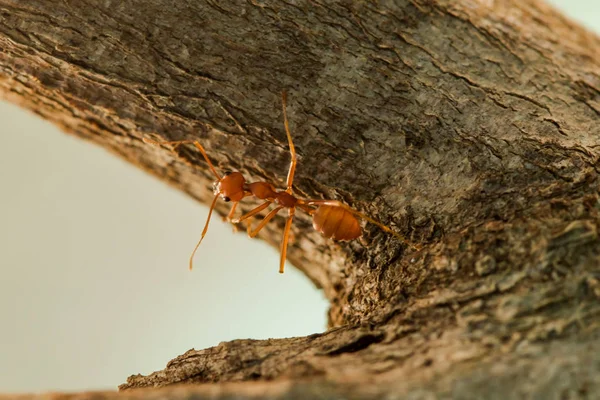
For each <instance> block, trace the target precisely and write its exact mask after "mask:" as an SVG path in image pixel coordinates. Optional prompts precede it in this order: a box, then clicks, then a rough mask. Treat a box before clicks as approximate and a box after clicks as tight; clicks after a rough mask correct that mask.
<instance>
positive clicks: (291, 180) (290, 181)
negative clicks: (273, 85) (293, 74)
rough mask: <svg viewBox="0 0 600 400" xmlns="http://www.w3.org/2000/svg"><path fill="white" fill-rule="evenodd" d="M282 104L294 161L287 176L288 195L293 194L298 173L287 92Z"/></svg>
mask: <svg viewBox="0 0 600 400" xmlns="http://www.w3.org/2000/svg"><path fill="white" fill-rule="evenodd" d="M281 103H282V105H283V125H284V126H285V134H286V135H287V139H288V143H289V145H290V155H291V156H292V160H291V161H290V169H289V170H288V176H287V189H286V190H285V191H286V192H288V193H292V184H293V183H294V173H295V172H296V148H295V147H294V142H293V141H292V134H291V133H290V124H289V123H288V119H287V113H286V110H285V109H286V106H287V94H286V93H285V91H283V92H282V93H281Z"/></svg>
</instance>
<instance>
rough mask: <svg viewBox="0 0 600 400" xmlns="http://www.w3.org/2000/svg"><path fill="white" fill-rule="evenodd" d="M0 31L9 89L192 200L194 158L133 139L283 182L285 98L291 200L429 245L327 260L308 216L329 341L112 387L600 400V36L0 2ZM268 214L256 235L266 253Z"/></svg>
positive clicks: (335, 10)
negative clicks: (293, 162) (370, 220)
mask: <svg viewBox="0 0 600 400" xmlns="http://www.w3.org/2000/svg"><path fill="white" fill-rule="evenodd" d="M0 20H1V24H0V47H1V48H2V52H1V53H0V76H1V77H2V79H1V80H0V92H1V93H2V94H3V96H4V97H6V98H8V99H10V100H12V101H15V102H18V103H20V104H22V105H24V106H25V107H27V108H30V109H32V110H34V111H35V112H37V113H38V114H40V115H42V116H44V117H46V118H48V119H50V120H52V121H54V122H55V123H57V124H59V125H61V126H62V127H63V128H64V129H65V130H67V131H69V132H72V133H75V134H77V135H79V136H81V137H83V138H86V139H88V140H92V141H95V142H97V143H98V144H100V145H102V146H105V147H106V148H109V149H111V150H112V151H113V152H115V153H117V154H119V155H120V156H122V157H124V158H125V159H127V160H129V161H131V162H133V163H135V164H137V165H139V166H140V167H142V168H145V169H146V170H148V171H149V172H151V173H153V174H155V175H157V176H159V177H160V178H161V179H163V180H166V181H168V182H170V183H171V184H173V185H175V186H176V187H178V188H180V189H181V190H184V191H186V192H187V193H189V194H190V195H192V196H194V197H195V198H197V199H199V200H201V201H204V202H207V201H208V199H209V198H210V197H211V192H210V190H209V187H210V184H209V182H210V181H211V180H212V177H211V175H210V173H209V171H208V170H207V168H206V166H205V165H204V163H203V162H202V159H201V157H200V155H199V154H198V153H197V152H195V151H194V150H193V149H191V148H184V149H180V150H179V151H178V154H177V155H176V156H174V155H172V154H171V153H169V152H168V150H167V149H160V148H155V147H152V146H148V145H145V144H144V143H142V141H141V139H142V138H143V137H145V136H149V137H153V138H164V139H169V140H178V139H182V138H187V139H191V138H197V139H198V140H200V141H201V142H202V143H203V144H204V145H205V146H206V148H207V150H208V152H209V154H210V156H211V157H212V158H213V160H215V161H216V163H217V164H218V167H219V168H221V169H236V170H240V171H242V172H243V173H244V174H245V175H246V176H247V177H249V178H251V179H264V180H269V181H273V182H274V183H277V184H279V186H282V183H283V181H284V179H285V172H286V167H287V163H288V162H289V158H288V157H289V156H288V152H287V144H286V141H285V134H284V131H283V124H282V116H281V112H280V98H279V93H280V91H281V90H282V89H287V90H288V91H289V102H290V106H289V115H290V120H291V125H292V131H293V136H294V140H295V143H296V146H297V151H298V153H299V166H298V170H297V178H296V181H295V189H296V192H297V193H298V194H300V195H302V196H307V197H323V198H336V199H340V200H343V201H345V202H347V203H349V204H351V205H352V206H353V207H356V208H357V209H359V210H361V211H364V212H365V213H367V214H369V215H371V216H373V217H374V218H377V219H380V220H382V221H383V222H384V223H386V224H389V225H391V226H393V228H394V229H395V230H397V231H398V232H400V233H402V234H403V235H405V236H407V237H409V238H410V239H411V240H412V241H414V242H415V243H419V244H421V245H422V249H421V250H419V251H415V250H412V249H410V248H407V247H406V246H404V245H403V244H402V243H400V242H399V241H397V240H395V239H394V238H393V237H391V236H389V235H386V234H383V233H382V232H381V231H379V230H378V229H376V228H371V227H370V226H369V227H367V230H366V233H365V240H364V241H363V242H360V241H355V242H350V243H347V244H336V243H333V242H331V241H327V240H325V239H323V238H322V237H320V236H319V235H318V234H317V233H315V232H313V231H312V228H311V226H310V220H309V218H308V217H306V216H300V217H299V218H298V219H297V220H296V223H295V225H294V228H293V229H294V236H295V238H296V239H295V242H294V243H293V244H292V245H291V246H290V251H289V258H290V260H292V261H293V262H294V264H295V265H296V266H298V268H300V269H301V270H302V271H304V272H305V273H306V274H307V275H308V276H309V277H310V278H311V279H312V280H313V281H314V282H315V284H316V285H318V286H319V287H321V288H323V290H324V292H325V294H326V296H327V297H328V298H329V299H330V301H331V309H330V325H331V327H332V329H331V330H329V331H328V332H326V333H323V334H315V335H312V336H309V337H305V338H293V339H277V340H268V341H251V340H240V341H233V342H229V343H222V344H221V345H219V346H217V347H215V348H211V349H206V350H201V351H196V350H192V351H189V352H187V353H186V354H184V355H182V356H180V357H178V358H176V359H175V360H173V361H172V362H170V363H169V365H168V366H167V368H166V369H165V370H164V371H160V372H157V373H155V374H152V375H150V376H148V377H142V376H132V377H130V378H129V379H128V381H127V383H126V384H124V385H122V386H121V389H130V388H137V387H144V386H165V385H170V384H173V383H190V382H194V383H201V382H202V383H207V382H219V383H218V384H213V385H208V386H202V387H201V388H196V389H192V388H188V389H177V390H183V392H177V393H178V394H177V393H176V391H170V392H168V393H170V396H172V397H168V398H186V397H185V396H187V395H189V393H188V392H187V391H188V390H191V391H200V392H201V393H202V394H204V395H206V396H209V394H210V393H212V394H214V395H215V396H216V397H219V396H220V397H226V396H227V395H228V394H231V393H235V394H239V395H240V396H242V397H248V398H249V397H252V396H253V395H255V394H256V393H260V392H261V391H262V390H263V389H264V390H265V392H266V393H268V394H269V396H271V397H270V398H296V397H298V398H302V397H306V396H308V395H309V394H311V395H313V396H316V395H319V394H320V395H322V394H323V391H325V393H326V395H327V396H333V395H334V394H337V395H340V396H347V397H357V398H359V397H370V396H375V395H376V394H377V395H384V394H390V395H391V394H392V393H394V394H397V395H402V394H406V395H407V396H408V395H410V396H412V398H431V397H445V396H454V397H461V398H469V397H473V398H482V397H488V398H507V397H508V396H513V397H528V398H531V397H534V398H538V397H539V398H559V397H560V398H565V397H567V398H569V397H585V396H591V397H593V393H595V394H596V395H597V393H599V392H600V385H599V378H598V376H600V375H599V374H598V372H600V371H598V369H599V368H600V367H599V366H600V363H599V358H598V355H597V354H598V347H599V346H600V341H598V337H597V332H598V322H599V321H600V317H599V315H600V305H599V304H598V298H599V297H600V266H599V261H600V258H599V257H600V256H599V253H600V242H599V239H598V222H599V217H598V211H599V209H600V202H599V200H598V171H599V169H598V156H599V154H600V143H599V140H598V139H599V137H600V39H599V38H598V37H597V36H595V35H593V34H591V33H589V32H587V31H585V30H584V29H583V28H581V27H579V26H577V25H575V24H573V23H572V22H570V21H568V20H567V19H565V18H564V17H562V16H561V15H560V14H558V13H557V12H556V11H555V10H554V9H552V8H550V7H549V6H547V5H545V4H544V3H542V2H540V1H537V0H526V1H517V0H507V1H504V2H483V1H470V0H460V1H450V0H404V1H402V0H397V1H374V2H352V1H340V2H335V3H331V2H327V3H325V2H323V3H320V2H317V1H306V2H305V1H299V2H290V3H286V2H276V1H249V2H247V3H240V2H232V1H219V2H209V1H207V2H201V1H186V0H179V1H175V2H172V1H165V0H152V1H144V2H140V1H119V2H103V3H101V4H100V2H91V1H89V2H88V1H86V2H83V1H62V2H58V1H32V0H27V1H9V0H0ZM253 204H254V203H251V202H249V203H246V205H245V208H243V209H244V210H248V209H249V208H250V207H251V206H252V205H253ZM218 211H219V212H220V213H224V212H225V211H226V207H225V205H224V204H221V205H220V206H219V208H218ZM276 221H277V222H276V223H271V224H270V226H269V229H267V230H265V231H264V232H263V234H262V235H261V237H262V238H263V239H265V240H267V241H268V242H270V243H272V244H275V245H276V244H278V241H279V238H280V235H281V227H282V223H283V219H279V220H276ZM209 234H210V233H209ZM274 273H276V266H274ZM298 301H302V299H298ZM230 381H268V382H267V383H265V382H253V383H246V384H237V385H233V386H232V385H231V384H229V385H227V384H224V382H230ZM272 381H275V382H272ZM174 390H175V389H174ZM200 392H198V393H200ZM126 393H129V392H126ZM144 393H145V394H144V395H149V394H148V393H150V392H144ZM162 393H165V392H162ZM127 395H129V396H132V397H131V398H137V397H136V396H138V395H135V394H127ZM127 395H124V396H127ZM152 395H155V396H158V395H159V394H152ZM106 396H107V397H106V398H112V397H115V396H116V395H113V394H107V395H106ZM140 396H142V395H140ZM177 396H179V397H177ZM428 396H429V397H428ZM495 396H496V397H495ZM561 396H562V397H561Z"/></svg>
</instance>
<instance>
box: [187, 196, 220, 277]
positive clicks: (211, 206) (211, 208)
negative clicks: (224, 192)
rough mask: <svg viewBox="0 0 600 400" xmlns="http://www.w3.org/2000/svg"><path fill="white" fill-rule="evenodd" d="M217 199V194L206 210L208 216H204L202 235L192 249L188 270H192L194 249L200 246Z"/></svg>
mask: <svg viewBox="0 0 600 400" xmlns="http://www.w3.org/2000/svg"><path fill="white" fill-rule="evenodd" d="M218 199H219V195H216V196H215V198H214V200H213V202H212V204H211V205H210V210H209V211H208V217H207V218H206V224H204V229H203V230H202V236H200V240H199V241H198V244H197V245H196V247H194V251H192V255H191V256H190V271H191V270H192V263H193V260H194V255H195V254H196V250H198V247H200V243H202V239H204V236H205V235H206V232H207V231H208V223H209V222H210V217H211V215H212V212H213V210H214V208H215V204H217V200H218Z"/></svg>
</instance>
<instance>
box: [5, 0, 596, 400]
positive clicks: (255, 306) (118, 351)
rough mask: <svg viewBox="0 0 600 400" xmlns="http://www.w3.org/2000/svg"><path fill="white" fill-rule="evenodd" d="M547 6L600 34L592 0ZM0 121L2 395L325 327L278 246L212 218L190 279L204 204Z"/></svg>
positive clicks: (142, 369) (69, 385) (74, 145)
mask: <svg viewBox="0 0 600 400" xmlns="http://www.w3.org/2000/svg"><path fill="white" fill-rule="evenodd" d="M553 3H555V4H556V5H559V6H561V7H563V8H564V9H565V11H566V12H567V13H568V14H569V15H571V16H572V17H573V18H577V19H578V20H580V21H582V22H584V23H585V24H586V25H587V26H588V27H591V28H595V29H596V30H600V0H595V1H586V0H579V1H576V0H555V1H553ZM0 121H2V131H3V134H2V139H3V141H2V143H1V145H0V187H1V199H2V200H1V202H2V207H0V277H1V278H0V321H2V322H1V325H0V392H5V393H6V392H29V391H42V390H44V391H45V390H83V389H103V388H111V389H112V388H115V387H116V385H118V384H120V383H122V382H124V380H125V378H126V377H127V376H128V375H130V374H135V373H143V374H147V373H150V372H152V371H154V370H158V369H162V368H164V366H165V364H166V363H167V361H169V360H170V359H171V358H173V357H174V356H176V355H178V354H181V353H183V352H185V351H186V350H188V349H190V348H192V347H194V348H197V349H200V348H205V347H209V346H214V345H216V344H218V343H219V342H220V341H224V340H230V339H236V338H257V339H261V338H269V337H287V336H298V335H306V334H310V333H314V332H317V331H322V330H323V329H324V328H325V312H326V307H327V305H326V302H325V300H324V299H323V296H322V295H321V293H320V292H318V291H317V290H316V289H314V288H313V287H312V285H311V284H310V282H309V281H308V280H307V279H306V278H304V277H303V276H302V275H301V274H299V273H298V272H297V271H296V270H295V269H294V268H291V267H290V266H289V265H288V268H287V272H286V273H285V274H284V275H280V274H278V273H277V268H278V253H277V251H276V250H275V249H273V248H270V247H268V246H267V245H265V244H264V243H263V242H262V241H259V240H256V241H251V240H249V239H247V238H246V237H245V235H243V234H238V235H233V234H232V233H231V228H230V227H229V226H227V225H225V224H223V223H222V222H221V221H220V218H214V220H213V222H212V223H211V228H210V230H209V233H208V235H207V237H206V239H205V241H204V242H203V244H202V247H201V248H200V250H199V252H198V256H197V258H196V260H197V261H196V270H195V271H194V272H191V273H190V272H188V270H187V259H188V256H189V253H190V251H191V249H192V248H193V246H194V245H195V243H196V240H197V239H198V236H199V234H200V232H201V229H202V226H203V224H204V220H205V218H206V213H207V208H206V207H204V206H201V205H199V204H197V203H195V202H194V201H192V200H191V199H190V198H188V197H186V196H185V195H183V194H181V193H178V192H177V191H175V190H173V189H170V188H169V187H167V186H166V185H164V184H162V183H161V182H159V181H158V180H156V179H154V178H152V177H150V176H148V175H146V174H145V173H143V172H141V171H140V170H137V169H136V168H134V167H132V166H130V165H128V164H126V163H124V162H123V161H121V160H120V159H118V158H116V157H114V156H112V155H110V154H108V153H107V152H105V151H104V150H103V149H100V148H97V147H95V146H93V145H91V144H88V143H86V142H83V141H81V140H78V139H75V138H73V137H70V136H67V135H65V134H64V133H61V132H59V131H58V130H57V129H56V128H55V127H53V126H52V125H50V124H49V123H47V122H45V121H42V120H40V119H39V118H37V117H36V116H34V115H33V114H30V113H28V112H26V111H23V110H21V109H18V108H17V107H15V106H13V105H11V104H7V103H2V102H0ZM299 168H302V166H301V165H300V166H299ZM13 171H14V172H15V173H13Z"/></svg>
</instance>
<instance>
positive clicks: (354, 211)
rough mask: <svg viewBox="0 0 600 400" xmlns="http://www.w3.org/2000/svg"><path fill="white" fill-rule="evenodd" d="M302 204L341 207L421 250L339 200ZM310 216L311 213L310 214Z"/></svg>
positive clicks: (312, 201) (302, 201)
mask: <svg viewBox="0 0 600 400" xmlns="http://www.w3.org/2000/svg"><path fill="white" fill-rule="evenodd" d="M299 202H300V203H301V204H303V205H304V204H305V205H309V206H313V205H314V206H333V207H340V208H343V209H344V210H346V211H348V212H351V213H352V214H354V215H356V216H358V217H360V218H362V219H364V220H365V221H368V222H370V223H372V224H375V225H377V226H378V227H379V228H381V230H383V231H385V232H387V233H389V234H391V235H393V236H395V237H397V238H398V239H400V241H402V242H403V243H405V244H407V245H409V246H410V247H412V248H414V249H416V250H419V249H420V247H419V246H418V245H415V244H412V243H410V242H409V241H408V240H407V239H406V238H405V237H404V236H402V235H400V234H399V233H396V232H394V231H393V230H392V229H391V228H390V227H389V226H386V225H384V224H382V223H381V222H379V221H376V220H374V219H373V218H371V217H368V216H366V215H365V214H363V213H361V212H360V211H356V210H355V209H353V208H352V207H350V206H349V205H347V204H344V203H342V202H340V201H337V200H314V199H313V200H311V199H308V200H300V201H299ZM309 214H310V213H309Z"/></svg>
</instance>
